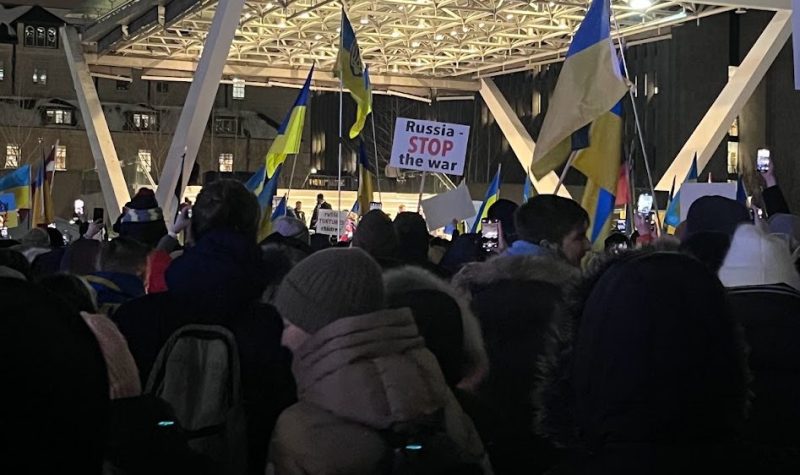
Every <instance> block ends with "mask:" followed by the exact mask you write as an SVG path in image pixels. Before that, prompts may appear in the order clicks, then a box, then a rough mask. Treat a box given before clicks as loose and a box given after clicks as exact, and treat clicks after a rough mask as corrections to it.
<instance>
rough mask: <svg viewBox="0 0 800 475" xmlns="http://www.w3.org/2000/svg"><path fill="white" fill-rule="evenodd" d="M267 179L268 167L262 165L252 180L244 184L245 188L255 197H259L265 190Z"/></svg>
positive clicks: (249, 179) (251, 177)
mask: <svg viewBox="0 0 800 475" xmlns="http://www.w3.org/2000/svg"><path fill="white" fill-rule="evenodd" d="M266 179H267V167H266V165H263V164H262V165H261V166H260V167H258V170H256V171H255V172H254V173H253V175H252V176H250V178H248V179H247V181H246V182H245V183H244V187H245V188H247V191H249V192H250V193H253V194H254V195H256V196H258V194H259V193H261V190H262V189H263V188H264V182H265V181H266Z"/></svg>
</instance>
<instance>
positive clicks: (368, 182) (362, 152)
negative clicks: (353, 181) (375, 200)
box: [358, 140, 374, 216]
mask: <svg viewBox="0 0 800 475" xmlns="http://www.w3.org/2000/svg"><path fill="white" fill-rule="evenodd" d="M371 172H372V167H371V166H370V163H369V157H367V150H366V147H364V141H363V140H361V143H360V144H359V146H358V211H359V213H358V214H360V215H362V216H363V215H365V214H367V213H369V204H370V202H371V201H372V196H373V193H374V191H373V186H372V173H371Z"/></svg>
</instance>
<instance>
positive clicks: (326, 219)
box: [316, 209, 347, 236]
mask: <svg viewBox="0 0 800 475" xmlns="http://www.w3.org/2000/svg"><path fill="white" fill-rule="evenodd" d="M346 222H347V211H336V210H335V209H320V210H318V211H317V228H316V231H317V233H319V234H327V235H328V236H338V235H339V232H340V231H344V225H345V223H346Z"/></svg>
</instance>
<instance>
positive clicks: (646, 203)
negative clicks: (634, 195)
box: [636, 193, 653, 216]
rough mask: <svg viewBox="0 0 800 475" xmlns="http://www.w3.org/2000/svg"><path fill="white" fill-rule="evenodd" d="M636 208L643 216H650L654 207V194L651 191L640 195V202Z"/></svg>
mask: <svg viewBox="0 0 800 475" xmlns="http://www.w3.org/2000/svg"><path fill="white" fill-rule="evenodd" d="M636 208H637V209H638V211H639V214H641V215H642V216H650V211H651V210H652V209H653V195H651V194H649V193H642V194H641V195H639V203H638V204H637V206H636Z"/></svg>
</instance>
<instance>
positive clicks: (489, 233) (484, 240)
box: [481, 218, 500, 251]
mask: <svg viewBox="0 0 800 475" xmlns="http://www.w3.org/2000/svg"><path fill="white" fill-rule="evenodd" d="M481 245H482V246H483V249H484V250H486V251H494V250H495V249H497V248H498V247H499V246H500V221H499V220H497V219H488V218H483V219H482V220H481Z"/></svg>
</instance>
